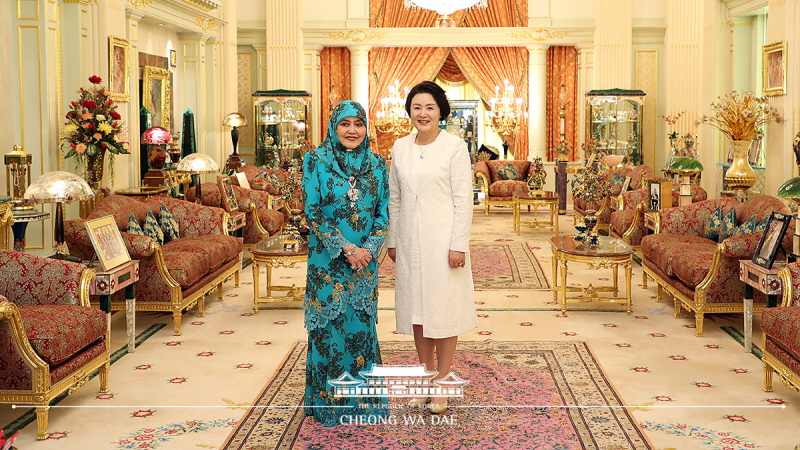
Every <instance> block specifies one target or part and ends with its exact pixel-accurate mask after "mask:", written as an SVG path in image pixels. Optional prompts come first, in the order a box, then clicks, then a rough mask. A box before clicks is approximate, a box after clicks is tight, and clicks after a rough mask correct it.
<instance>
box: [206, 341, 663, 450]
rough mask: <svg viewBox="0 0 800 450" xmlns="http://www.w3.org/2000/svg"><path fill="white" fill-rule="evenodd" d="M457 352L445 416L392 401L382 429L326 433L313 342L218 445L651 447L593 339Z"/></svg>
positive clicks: (385, 345)
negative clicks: (455, 390) (456, 392)
mask: <svg viewBox="0 0 800 450" xmlns="http://www.w3.org/2000/svg"><path fill="white" fill-rule="evenodd" d="M458 347H459V348H458V352H457V353H456V360H455V362H454V372H455V373H457V375H458V376H459V377H460V378H462V379H464V380H468V381H469V383H468V384H467V385H466V386H464V388H463V391H464V396H463V397H461V398H455V399H452V398H451V399H450V409H449V411H448V412H447V413H446V414H443V415H438V416H434V415H431V414H430V413H429V412H428V411H427V409H418V408H409V407H407V406H406V404H405V403H406V401H405V400H403V399H401V398H392V399H390V403H389V406H390V415H389V416H388V417H386V418H384V419H383V420H382V423H380V424H377V425H370V424H366V425H364V424H362V425H356V424H349V423H345V424H342V425H337V426H334V427H329V428H326V427H324V426H322V425H320V424H318V423H315V422H313V421H312V420H311V419H310V418H305V417H304V416H303V408H302V406H301V403H302V397H303V391H304V388H305V355H306V344H305V343H297V344H296V345H295V347H294V348H293V349H292V350H291V352H290V353H289V355H288V356H287V357H286V359H285V361H284V362H283V364H282V366H281V367H280V368H279V369H278V371H277V372H276V374H275V377H274V378H273V379H272V380H271V381H270V382H269V383H268V384H267V386H266V388H265V389H264V391H263V392H262V393H261V394H260V395H259V396H258V398H256V399H255V401H254V402H253V406H251V407H250V409H249V411H248V412H247V414H245V416H244V417H243V418H242V419H241V420H240V421H239V424H238V425H237V427H236V428H235V430H234V431H233V432H232V433H231V435H230V436H229V437H228V439H227V440H226V442H225V443H224V444H223V445H222V446H221V447H220V448H222V449H226V450H233V449H237V450H239V449H241V450H244V449H249V450H256V449H258V450H267V449H269V450H277V449H286V450H289V449H297V450H299V449H304V450H305V449H319V450H322V449H326V450H327V449H330V450H333V449H359V450H363V449H404V450H406V449H418V450H423V449H425V450H428V449H441V450H444V449H466V448H470V449H535V448H542V449H544V448H547V449H560V450H568V449H569V450H578V449H590V450H600V449H615V450H633V449H635V450H640V449H641V450H644V449H651V448H652V446H651V445H650V443H649V442H648V441H647V439H646V438H645V437H644V435H643V433H642V431H641V430H640V429H639V426H638V425H637V423H636V422H635V421H634V420H633V418H632V417H631V416H630V414H629V413H628V410H627V408H626V407H625V406H624V404H623V402H622V400H621V399H620V398H619V396H618V395H617V394H616V393H615V392H614V389H613V388H612V387H611V384H610V383H609V382H608V380H607V379H606V377H605V375H604V374H603V371H602V370H601V369H600V366H599V364H598V363H597V361H596V360H595V358H594V356H593V355H592V353H591V351H590V350H589V348H588V347H587V346H586V343H584V342H578V341H575V342H495V341H491V340H489V341H483V342H475V341H464V342H459V344H458ZM381 352H382V354H383V356H384V364H389V365H408V364H414V363H415V360H416V352H415V351H414V346H413V343H410V342H382V343H381ZM406 400H407V399H406Z"/></svg>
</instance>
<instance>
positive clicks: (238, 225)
mask: <svg viewBox="0 0 800 450" xmlns="http://www.w3.org/2000/svg"><path fill="white" fill-rule="evenodd" d="M246 218H247V214H246V213H244V212H242V211H239V212H235V213H231V215H230V217H229V218H228V233H229V234H230V235H231V236H236V237H238V238H242V237H243V236H244V235H243V233H244V225H245V223H246V221H247V219H246Z"/></svg>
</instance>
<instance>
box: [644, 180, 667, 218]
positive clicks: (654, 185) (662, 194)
mask: <svg viewBox="0 0 800 450" xmlns="http://www.w3.org/2000/svg"><path fill="white" fill-rule="evenodd" d="M649 203H650V204H649V205H648V206H649V207H650V211H658V210H660V209H662V208H669V207H671V206H672V182H671V181H651V182H650V202H649Z"/></svg>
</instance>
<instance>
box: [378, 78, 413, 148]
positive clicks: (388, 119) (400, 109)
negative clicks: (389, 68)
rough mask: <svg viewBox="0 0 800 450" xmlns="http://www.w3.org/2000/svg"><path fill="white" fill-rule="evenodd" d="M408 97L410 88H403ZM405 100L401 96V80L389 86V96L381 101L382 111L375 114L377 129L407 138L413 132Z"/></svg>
mask: <svg viewBox="0 0 800 450" xmlns="http://www.w3.org/2000/svg"><path fill="white" fill-rule="evenodd" d="M403 92H404V93H405V96H408V87H404V88H403ZM405 104H406V101H405V98H404V97H401V96H400V80H395V81H394V84H392V85H390V86H389V95H387V96H386V97H383V98H382V99H381V109H380V111H378V112H377V114H375V117H376V119H375V121H374V124H375V128H377V129H378V130H379V131H382V132H384V133H392V134H394V135H396V136H401V135H402V136H405V135H407V134H409V133H411V131H412V130H413V128H414V127H413V125H411V119H409V118H408V114H406V109H405Z"/></svg>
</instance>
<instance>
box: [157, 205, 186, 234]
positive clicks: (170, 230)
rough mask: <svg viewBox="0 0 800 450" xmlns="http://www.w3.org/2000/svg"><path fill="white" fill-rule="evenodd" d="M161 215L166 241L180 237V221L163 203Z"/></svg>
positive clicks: (162, 229)
mask: <svg viewBox="0 0 800 450" xmlns="http://www.w3.org/2000/svg"><path fill="white" fill-rule="evenodd" d="M159 215H160V216H161V217H160V218H161V231H163V232H164V242H169V241H172V240H175V239H178V238H180V237H181V236H180V233H178V221H177V220H175V217H173V216H172V213H171V212H169V210H168V209H167V207H166V206H164V204H163V203H162V204H161V211H160V213H159Z"/></svg>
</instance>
